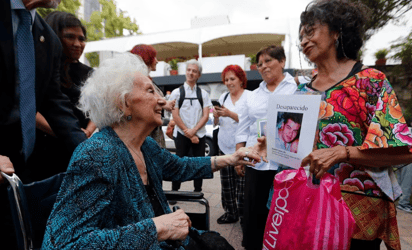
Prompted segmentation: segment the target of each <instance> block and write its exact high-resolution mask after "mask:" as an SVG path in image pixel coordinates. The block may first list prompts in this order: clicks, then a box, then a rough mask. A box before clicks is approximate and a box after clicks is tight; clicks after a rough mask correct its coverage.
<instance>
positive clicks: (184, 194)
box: [163, 191, 204, 200]
mask: <svg viewBox="0 0 412 250" xmlns="http://www.w3.org/2000/svg"><path fill="white" fill-rule="evenodd" d="M163 192H164V194H165V195H166V199H168V200H187V199H190V200H200V199H203V196H204V195H203V193H202V192H189V191H163Z"/></svg>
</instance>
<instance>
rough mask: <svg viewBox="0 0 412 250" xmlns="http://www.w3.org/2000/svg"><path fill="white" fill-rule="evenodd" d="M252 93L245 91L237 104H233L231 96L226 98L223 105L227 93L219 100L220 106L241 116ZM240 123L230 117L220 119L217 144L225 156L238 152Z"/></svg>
mask: <svg viewBox="0 0 412 250" xmlns="http://www.w3.org/2000/svg"><path fill="white" fill-rule="evenodd" d="M250 93H252V92H251V91H249V90H246V89H245V90H244V91H243V93H242V95H241V96H240V98H239V100H237V102H236V103H235V104H233V101H232V97H231V95H230V94H229V95H228V97H227V98H226V100H225V102H224V103H223V99H224V98H225V96H226V94H227V92H225V93H223V94H222V95H221V96H220V98H219V103H220V105H223V106H225V107H226V108H227V109H229V110H230V111H232V112H235V113H236V114H238V115H239V113H240V111H241V110H242V109H244V107H245V105H246V100H247V99H248V96H249V94H250ZM238 124H239V123H238V122H237V121H235V120H233V119H232V118H230V117H219V125H220V126H219V134H218V136H217V138H218V139H217V142H218V145H219V149H220V150H221V151H222V152H223V153H224V154H226V155H227V154H233V153H234V152H235V151H236V141H235V137H236V129H237V126H238Z"/></svg>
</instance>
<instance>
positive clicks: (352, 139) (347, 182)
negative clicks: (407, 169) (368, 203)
mask: <svg viewBox="0 0 412 250" xmlns="http://www.w3.org/2000/svg"><path fill="white" fill-rule="evenodd" d="M298 90H300V91H303V92H312V91H313V89H311V88H309V87H308V86H307V85H304V84H302V85H300V86H299V88H298ZM322 100H324V101H322V103H321V107H320V114H319V119H320V120H319V130H318V132H317V135H318V136H317V138H316V148H318V149H319V148H330V147H335V146H338V145H343V146H361V149H372V148H388V147H394V146H409V148H410V151H411V152H412V135H411V133H410V132H409V129H408V126H407V124H406V123H405V119H404V117H403V114H402V111H401V108H400V105H399V102H398V100H397V98H396V95H395V92H394V90H393V88H392V86H391V85H390V83H389V82H388V80H387V79H386V76H385V74H383V73H382V72H380V71H378V70H376V69H371V68H369V69H364V70H362V71H361V72H359V73H357V74H355V75H354V76H352V77H350V78H348V79H346V80H345V81H343V82H341V83H339V84H337V85H335V86H334V87H332V88H330V89H328V90H327V91H326V92H324V93H323V94H322ZM331 172H332V173H333V174H334V175H335V176H336V177H338V178H339V182H340V184H341V189H342V190H346V191H351V192H360V193H363V194H367V195H372V196H382V195H383V192H382V190H381V189H380V187H378V185H377V184H376V182H375V181H374V180H373V179H372V178H371V176H370V175H369V174H368V173H367V172H366V171H365V169H364V168H363V167H362V166H357V165H355V164H348V163H339V164H336V165H335V166H334V167H332V169H331Z"/></svg>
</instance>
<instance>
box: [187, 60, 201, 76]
mask: <svg viewBox="0 0 412 250" xmlns="http://www.w3.org/2000/svg"><path fill="white" fill-rule="evenodd" d="M189 65H196V66H197V68H198V69H199V75H201V74H202V64H201V63H200V62H199V61H198V60H196V59H190V60H189V61H186V67H187V66H189Z"/></svg>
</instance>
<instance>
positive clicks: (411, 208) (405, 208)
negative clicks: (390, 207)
mask: <svg viewBox="0 0 412 250" xmlns="http://www.w3.org/2000/svg"><path fill="white" fill-rule="evenodd" d="M396 207H397V208H398V209H399V210H402V211H405V212H407V213H412V206H410V205H407V206H403V205H398V206H396Z"/></svg>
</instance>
